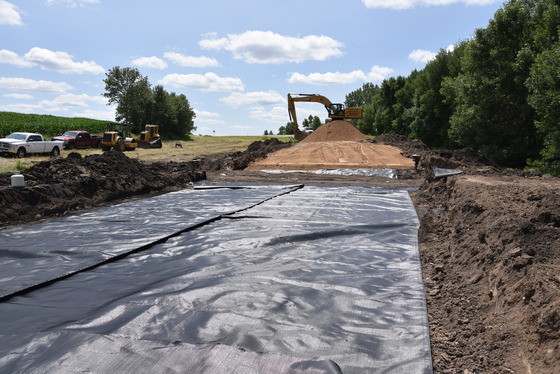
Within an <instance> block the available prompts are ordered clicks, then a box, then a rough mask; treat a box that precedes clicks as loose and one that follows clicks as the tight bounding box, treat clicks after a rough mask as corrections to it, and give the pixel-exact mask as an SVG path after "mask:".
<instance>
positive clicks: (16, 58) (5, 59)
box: [0, 49, 33, 67]
mask: <svg viewBox="0 0 560 374" xmlns="http://www.w3.org/2000/svg"><path fill="white" fill-rule="evenodd" d="M0 63H4V64H10V65H15V66H20V67H31V66H33V63H31V62H29V61H27V60H26V59H25V58H23V57H21V56H20V55H18V54H17V53H15V52H12V51H8V50H7V49H0Z"/></svg>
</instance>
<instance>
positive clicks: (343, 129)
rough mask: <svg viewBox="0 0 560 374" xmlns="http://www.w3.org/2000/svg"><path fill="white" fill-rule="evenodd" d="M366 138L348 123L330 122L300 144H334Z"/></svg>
mask: <svg viewBox="0 0 560 374" xmlns="http://www.w3.org/2000/svg"><path fill="white" fill-rule="evenodd" d="M366 140H367V136H365V135H364V134H362V133H361V132H360V130H358V129H357V128H355V127H354V126H353V125H352V124H351V123H350V122H348V121H331V122H327V123H325V124H324V125H322V126H319V128H318V129H317V130H315V131H314V132H312V133H311V134H309V135H308V136H307V137H306V138H305V139H303V140H302V141H301V143H313V142H336V141H354V142H359V141H366Z"/></svg>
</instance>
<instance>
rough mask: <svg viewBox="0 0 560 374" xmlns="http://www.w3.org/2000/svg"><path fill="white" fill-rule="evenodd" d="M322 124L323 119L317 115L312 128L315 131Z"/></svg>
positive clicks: (312, 122)
mask: <svg viewBox="0 0 560 374" xmlns="http://www.w3.org/2000/svg"><path fill="white" fill-rule="evenodd" d="M321 125H322V123H321V119H320V118H319V117H317V116H314V117H313V120H312V121H311V128H312V129H313V131H315V130H317V129H318V128H319V127H320V126H321Z"/></svg>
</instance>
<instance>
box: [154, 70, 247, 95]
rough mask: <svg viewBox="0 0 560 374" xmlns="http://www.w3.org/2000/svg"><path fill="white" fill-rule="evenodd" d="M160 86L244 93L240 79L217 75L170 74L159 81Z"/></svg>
mask: <svg viewBox="0 0 560 374" xmlns="http://www.w3.org/2000/svg"><path fill="white" fill-rule="evenodd" d="M159 83H160V84H164V85H169V86H172V87H175V88H187V87H188V88H194V89H197V90H201V91H207V92H228V91H243V90H244V89H245V87H244V85H243V82H242V81H241V79H239V78H234V77H220V76H218V75H217V74H215V73H206V74H204V75H202V74H168V75H166V76H164V77H163V78H162V79H160V80H159Z"/></svg>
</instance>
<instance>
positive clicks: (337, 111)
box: [325, 104, 344, 118]
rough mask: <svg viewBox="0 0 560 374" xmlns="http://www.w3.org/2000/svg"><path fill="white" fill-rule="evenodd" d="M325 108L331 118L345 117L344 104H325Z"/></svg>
mask: <svg viewBox="0 0 560 374" xmlns="http://www.w3.org/2000/svg"><path fill="white" fill-rule="evenodd" d="M325 108H327V112H329V118H344V104H331V105H329V106H327V105H325Z"/></svg>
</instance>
